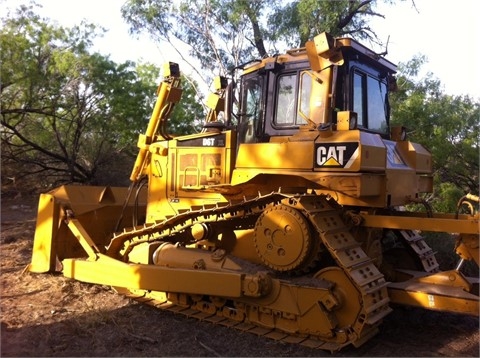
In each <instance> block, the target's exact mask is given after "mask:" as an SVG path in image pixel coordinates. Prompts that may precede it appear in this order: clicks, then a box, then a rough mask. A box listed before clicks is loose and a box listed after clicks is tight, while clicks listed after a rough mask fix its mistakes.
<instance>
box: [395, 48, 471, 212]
mask: <svg viewBox="0 0 480 358" xmlns="http://www.w3.org/2000/svg"><path fill="white" fill-rule="evenodd" d="M425 62H426V58H425V56H417V57H415V58H413V59H412V60H411V61H409V62H408V63H406V64H400V66H399V73H400V75H399V77H398V80H397V83H398V84H399V91H397V92H396V93H394V94H393V95H392V96H391V104H392V123H394V124H402V125H404V126H406V127H407V129H409V139H410V140H411V141H413V142H418V143H421V144H423V145H424V146H425V147H426V148H428V149H429V150H430V151H431V153H432V158H433V168H434V174H435V183H436V185H435V194H436V195H435V196H434V197H431V198H430V201H432V202H437V203H438V206H442V209H445V208H446V207H445V205H450V207H451V206H452V205H454V204H456V201H457V200H458V199H459V197H460V196H461V195H462V193H465V192H471V193H473V194H478V189H479V187H478V185H479V148H480V145H479V144H480V133H479V132H480V131H479V118H480V103H479V102H478V101H474V100H473V99H472V98H470V97H469V96H451V95H447V94H445V93H443V91H442V88H441V82H440V81H439V80H438V79H437V78H435V77H434V76H433V74H432V73H427V74H426V76H425V77H424V78H422V79H420V80H417V79H416V78H417V76H418V74H419V71H420V69H421V67H422V66H423V65H424V64H425ZM452 185H453V186H454V187H456V188H458V189H459V190H455V189H454V188H453V187H452ZM439 197H442V198H443V199H448V198H450V199H448V201H450V204H446V203H445V202H443V201H444V200H438V198H439ZM453 202H454V204H453Z"/></svg>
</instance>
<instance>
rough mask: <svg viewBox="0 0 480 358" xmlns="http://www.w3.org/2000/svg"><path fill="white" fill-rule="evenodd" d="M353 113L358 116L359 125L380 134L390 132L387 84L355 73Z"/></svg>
mask: <svg viewBox="0 0 480 358" xmlns="http://www.w3.org/2000/svg"><path fill="white" fill-rule="evenodd" d="M352 95H353V100H352V102H353V103H352V107H353V111H355V112H357V114H358V125H359V126H361V127H363V128H366V129H369V130H372V131H375V132H379V133H386V132H387V130H388V125H387V121H388V117H387V101H388V98H387V86H386V83H385V82H383V81H381V80H379V79H377V78H375V77H372V76H369V75H367V74H365V73H361V72H358V71H355V72H354V73H353V93H352Z"/></svg>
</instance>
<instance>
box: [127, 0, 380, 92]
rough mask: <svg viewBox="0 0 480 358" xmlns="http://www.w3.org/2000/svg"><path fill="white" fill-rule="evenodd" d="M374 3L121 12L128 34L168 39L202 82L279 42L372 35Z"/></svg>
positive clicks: (213, 0)
mask: <svg viewBox="0 0 480 358" xmlns="http://www.w3.org/2000/svg"><path fill="white" fill-rule="evenodd" d="M375 4H376V1H375V0H363V1H358V0H355V1H347V0H342V1H321V0H297V1H289V2H273V3H272V2H271V1H268V0H207V1H202V2H199V1H194V0H181V1H179V2H172V1H170V0H153V1H147V0H128V1H127V2H126V3H125V5H124V6H123V7H122V16H123V17H124V19H125V20H126V21H127V22H128V23H129V24H130V25H131V32H133V33H140V32H147V33H148V34H150V36H151V37H152V38H153V39H154V40H155V41H158V42H161V41H167V42H168V43H170V44H171V45H172V46H173V47H174V48H175V49H176V50H177V52H178V53H179V55H180V56H181V57H182V59H183V60H185V62H186V63H189V64H190V65H191V66H192V68H193V69H194V70H195V71H196V73H197V75H198V76H199V78H201V79H202V80H203V81H204V82H205V83H207V82H208V81H209V80H210V79H211V76H213V75H216V74H219V75H227V74H228V72H229V70H230V69H231V68H232V67H234V66H238V65H239V64H241V63H244V62H247V61H250V60H253V59H255V58H262V57H265V56H267V55H268V53H269V52H270V53H271V54H273V53H276V52H277V50H276V47H277V46H278V45H279V44H280V42H283V43H285V42H286V43H287V45H289V46H294V47H301V46H304V44H305V41H306V40H308V39H311V38H312V37H313V36H314V35H316V34H318V33H320V32H322V31H329V32H331V33H332V34H334V35H345V34H349V35H352V36H354V37H355V36H356V37H358V38H359V39H376V37H375V33H374V32H373V31H372V30H371V29H370V28H369V27H368V25H367V19H368V17H369V16H382V15H381V14H379V13H376V12H375V11H374V6H375ZM269 24H270V25H269ZM187 55H188V56H189V57H190V58H191V59H194V61H196V62H192V61H191V60H187V58H186V57H187ZM197 62H199V63H200V68H201V69H203V70H205V73H206V74H205V73H201V72H200V71H199V69H198V67H199V66H198V65H195V63H197Z"/></svg>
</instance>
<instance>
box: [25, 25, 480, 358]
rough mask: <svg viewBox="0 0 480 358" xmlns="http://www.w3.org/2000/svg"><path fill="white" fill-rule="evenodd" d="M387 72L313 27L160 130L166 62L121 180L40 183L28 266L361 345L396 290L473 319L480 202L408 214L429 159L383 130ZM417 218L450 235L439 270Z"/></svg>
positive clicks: (288, 333)
mask: <svg viewBox="0 0 480 358" xmlns="http://www.w3.org/2000/svg"><path fill="white" fill-rule="evenodd" d="M395 71H396V67H395V66H394V65H393V64H392V63H390V62H388V61H387V60H385V59H384V58H382V57H380V56H378V55H377V54H375V53H373V52H372V51H370V50H369V49H367V48H366V47H364V46H363V45H361V44H359V43H357V42H355V41H354V40H351V39H348V38H336V39H334V38H332V37H331V36H330V35H328V34H326V33H323V34H320V35H318V36H317V37H316V38H315V39H314V41H310V42H307V44H306V46H305V47H304V48H299V49H293V50H290V51H288V52H287V53H286V54H283V55H278V56H275V57H271V58H266V59H262V60H258V61H253V62H251V63H248V64H245V65H243V66H241V67H240V68H237V69H236V72H235V74H236V73H240V76H235V75H234V76H233V78H232V80H231V81H230V83H228V81H227V80H226V79H225V78H219V79H218V80H217V81H216V82H215V83H216V88H215V93H212V94H211V96H210V97H209V99H208V103H207V104H208V107H209V108H210V111H209V113H208V115H207V120H206V122H205V125H204V129H203V130H202V132H201V133H198V134H192V135H187V136H179V137H175V138H172V137H171V136H170V135H169V134H168V133H167V132H166V128H167V127H166V124H167V120H168V116H169V113H170V112H171V110H172V108H173V106H174V105H175V104H176V103H178V102H179V101H180V97H181V89H180V80H179V77H180V71H179V68H178V65H176V64H172V63H170V64H167V65H166V67H165V78H164V80H163V82H162V83H161V84H160V86H159V90H158V100H157V103H156V106H155V109H154V112H153V114H152V117H151V119H150V122H149V125H148V128H147V131H146V132H145V134H144V135H141V136H140V138H139V141H138V146H139V154H138V157H137V160H136V162H135V164H134V168H133V170H132V173H131V176H130V179H131V181H132V184H131V186H130V187H129V188H113V187H85V186H63V187H60V188H57V189H55V190H53V191H51V192H49V193H46V194H42V195H41V197H40V203H39V212H38V218H37V228H36V232H35V240H34V250H33V257H32V263H31V265H30V270H31V271H32V272H49V271H62V272H63V274H64V275H65V276H67V277H71V278H74V279H77V280H80V281H85V282H90V283H98V284H102V285H111V286H113V287H115V288H116V289H117V290H118V291H120V292H122V293H125V294H128V295H130V296H132V297H137V298H138V297H140V298H141V299H142V300H145V301H147V302H149V303H151V304H154V305H156V306H158V307H160V308H165V309H171V310H175V311H176V312H184V313H185V314H188V315H189V316H194V317H197V318H200V319H205V320H208V321H211V322H213V323H220V324H225V325H229V326H231V325H237V326H241V327H242V329H244V330H246V331H252V332H254V333H257V334H261V335H264V336H267V337H270V338H273V339H278V340H284V341H288V342H297V343H301V344H304V345H307V346H311V347H318V348H322V349H328V350H337V349H340V348H342V347H343V346H345V345H348V344H353V345H355V346H359V345H361V344H362V343H364V342H365V341H367V340H368V339H369V338H371V337H372V336H373V335H374V334H375V333H376V332H377V331H378V327H379V325H380V324H381V322H382V319H383V318H384V317H385V316H386V315H387V314H388V313H389V312H391V307H390V304H391V303H396V304H402V305H412V306H420V307H424V308H428V309H432V310H440V311H452V312H458V313H464V314H473V315H478V313H479V300H478V290H479V285H478V278H468V277H465V276H464V275H463V274H462V272H461V266H462V263H463V262H464V261H465V260H471V261H474V262H476V263H477V265H478V260H479V251H478V244H479V236H478V235H479V222H478V220H479V215H478V210H477V209H475V207H476V206H478V197H476V196H474V195H467V196H465V197H464V198H463V199H462V201H461V202H460V203H459V205H460V206H463V205H464V204H467V205H466V207H467V208H468V209H469V210H468V213H466V214H461V213H459V212H457V213H456V214H434V213H432V212H431V211H430V210H426V213H425V214H422V213H409V212H406V211H404V210H402V208H403V206H405V205H407V204H409V203H413V202H419V195H420V194H421V193H426V192H431V191H432V176H431V172H432V163H431V155H430V153H429V152H428V150H427V149H425V148H424V147H422V146H421V145H419V144H416V143H412V142H409V141H408V140H407V139H406V136H405V131H404V129H403V128H390V126H389V103H388V93H389V91H390V90H392V89H393V88H394V87H395V78H394V74H395ZM237 80H238V81H237ZM426 209H428V206H426ZM419 230H422V231H441V232H449V233H455V235H456V240H457V241H456V251H457V253H458V254H459V264H458V265H457V267H456V268H453V269H452V270H451V271H447V272H440V271H439V265H438V263H437V261H436V258H435V255H434V252H433V251H432V249H431V248H430V247H429V246H428V245H427V244H426V242H425V241H424V238H423V237H422V236H421V235H420V231H419Z"/></svg>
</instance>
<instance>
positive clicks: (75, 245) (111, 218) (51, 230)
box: [29, 185, 146, 273]
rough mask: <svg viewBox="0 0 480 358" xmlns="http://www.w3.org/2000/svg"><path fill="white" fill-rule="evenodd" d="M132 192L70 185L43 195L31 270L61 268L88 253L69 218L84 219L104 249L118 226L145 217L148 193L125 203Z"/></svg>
mask: <svg viewBox="0 0 480 358" xmlns="http://www.w3.org/2000/svg"><path fill="white" fill-rule="evenodd" d="M128 191H129V188H127V187H125V188H123V187H100V186H78V185H66V186H61V187H58V188H56V189H54V190H52V191H50V192H48V193H46V194H41V195H40V199H39V204H38V214H37V225H36V229H35V237H34V242H33V253H32V262H31V264H30V266H29V270H30V271H31V272H36V273H43V272H53V271H58V270H60V268H59V267H58V264H59V263H60V261H62V260H63V259H66V258H78V257H84V256H85V249H84V248H82V246H81V244H80V243H79V241H78V239H77V238H76V237H75V235H74V233H73V232H72V231H71V230H70V229H69V228H68V225H67V222H66V219H67V218H69V219H72V218H74V219H75V220H77V221H78V222H80V223H81V226H82V227H83V228H84V229H85V231H86V232H87V233H88V236H89V237H90V238H91V239H92V241H93V242H92V245H94V246H95V248H96V249H98V250H99V251H100V252H102V251H103V250H104V247H105V245H107V244H108V242H110V239H111V237H112V233H113V232H114V231H115V229H116V228H118V229H122V228H124V227H126V226H132V218H133V217H138V218H139V220H142V219H143V217H144V213H145V207H146V195H145V193H143V192H142V193H140V194H139V197H138V198H137V199H138V200H135V198H130V200H129V201H128V203H126V204H125V200H126V198H127V197H128ZM124 206H125V209H124V210H123V207H124ZM137 213H139V214H138V215H137ZM142 216H143V217H142Z"/></svg>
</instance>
